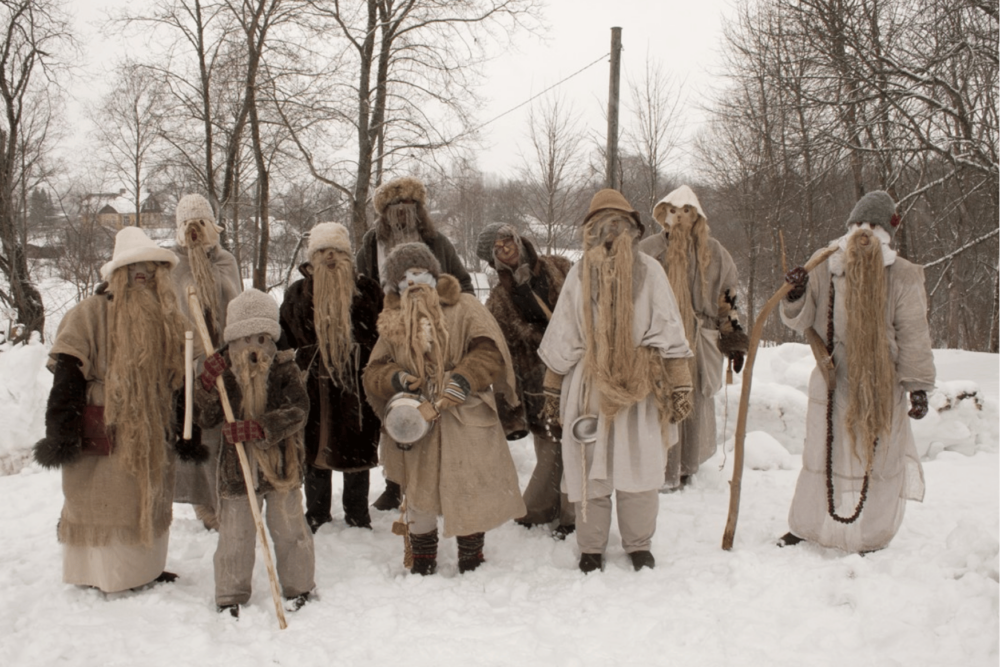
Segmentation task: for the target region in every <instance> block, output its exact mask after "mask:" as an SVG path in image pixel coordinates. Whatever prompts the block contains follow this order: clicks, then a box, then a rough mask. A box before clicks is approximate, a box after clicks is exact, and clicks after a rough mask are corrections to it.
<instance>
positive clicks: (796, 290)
mask: <svg viewBox="0 0 1000 667" xmlns="http://www.w3.org/2000/svg"><path fill="white" fill-rule="evenodd" d="M785 282H786V283H788V284H789V285H791V286H792V289H791V290H789V292H788V294H787V295H786V296H785V298H786V299H788V300H789V301H798V300H799V299H801V298H802V295H803V294H805V293H806V285H807V284H808V283H809V272H808V271H806V270H805V268H803V267H801V266H796V267H795V268H794V269H792V270H791V271H789V272H788V273H786V274H785Z"/></svg>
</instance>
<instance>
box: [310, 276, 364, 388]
mask: <svg viewBox="0 0 1000 667" xmlns="http://www.w3.org/2000/svg"><path fill="white" fill-rule="evenodd" d="M312 264H313V326H314V327H315V328H316V343H317V345H319V351H320V355H321V356H322V358H323V364H324V365H325V366H326V370H327V372H328V373H329V374H330V378H331V379H332V380H333V383H334V384H336V385H337V386H338V387H341V388H342V389H346V390H348V391H353V390H354V387H355V368H354V360H353V352H354V333H353V327H352V326H351V304H353V303H354V295H355V293H356V292H357V286H356V285H355V283H354V265H353V264H352V263H351V262H350V261H349V260H343V261H342V260H338V261H337V262H336V263H335V264H334V266H333V268H330V267H327V266H326V264H323V263H322V262H319V261H318V260H316V261H313V263H312Z"/></svg>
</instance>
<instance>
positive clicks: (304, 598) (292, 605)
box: [285, 591, 312, 612]
mask: <svg viewBox="0 0 1000 667" xmlns="http://www.w3.org/2000/svg"><path fill="white" fill-rule="evenodd" d="M310 600H312V597H311V595H310V593H309V591H306V592H305V593H302V594H301V595H296V596H295V597H293V598H288V599H287V602H288V604H286V605H285V611H289V612H295V611H298V610H299V609H302V607H304V606H306V603H307V602H309V601H310Z"/></svg>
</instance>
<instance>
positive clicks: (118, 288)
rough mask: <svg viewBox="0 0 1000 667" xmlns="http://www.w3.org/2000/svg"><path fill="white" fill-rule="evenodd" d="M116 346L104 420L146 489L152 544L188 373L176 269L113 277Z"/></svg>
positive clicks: (125, 463) (147, 533)
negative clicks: (151, 276) (146, 281)
mask: <svg viewBox="0 0 1000 667" xmlns="http://www.w3.org/2000/svg"><path fill="white" fill-rule="evenodd" d="M111 293H112V294H113V296H114V298H113V300H112V301H111V304H110V306H109V313H108V319H109V329H110V349H109V361H108V372H107V377H106V378H105V386H104V421H105V424H106V426H107V428H108V430H109V431H110V432H111V433H112V434H113V436H114V442H115V450H116V451H117V452H118V453H119V454H120V457H119V459H118V461H119V465H120V466H121V467H122V468H123V469H124V470H125V471H126V472H128V473H129V474H131V475H132V476H134V477H135V479H136V482H137V486H138V489H139V503H140V507H139V535H140V539H141V541H142V543H143V544H145V545H149V544H151V543H152V538H153V526H152V518H153V517H152V514H153V499H154V498H156V497H157V496H158V495H159V494H160V493H162V491H163V473H164V468H165V466H166V463H167V462H166V446H165V438H166V437H167V434H168V433H169V432H170V431H171V429H172V416H173V414H172V413H173V391H174V390H175V389H177V388H178V387H179V386H180V381H181V379H182V378H183V377H184V375H183V372H184V364H183V361H184V360H183V346H182V344H181V331H182V330H183V324H182V320H181V318H180V314H179V313H178V311H177V300H176V297H175V296H174V292H173V288H172V286H171V283H170V275H169V269H166V268H164V267H158V268H157V269H156V282H155V293H154V291H153V289H151V286H148V285H147V287H145V288H134V287H129V286H128V268H127V267H122V268H120V269H118V270H117V271H115V273H114V275H113V276H112V277H111Z"/></svg>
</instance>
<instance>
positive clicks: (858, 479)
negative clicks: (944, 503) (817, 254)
mask: <svg viewBox="0 0 1000 667" xmlns="http://www.w3.org/2000/svg"><path fill="white" fill-rule="evenodd" d="M832 263H834V259H833V258H832V259H831V261H829V262H826V263H824V264H822V265H820V266H819V267H817V268H816V269H814V270H813V272H812V273H811V274H810V275H809V282H808V284H807V286H806V292H805V294H804V295H803V296H802V297H801V298H800V299H798V300H797V301H794V302H789V301H788V300H787V299H786V300H783V301H782V302H781V319H782V320H783V321H784V322H785V324H786V325H788V326H789V327H790V328H792V329H794V330H795V331H805V330H806V329H807V328H808V327H813V328H814V329H815V330H816V332H817V333H819V334H820V336H821V337H823V339H824V340H826V332H827V322H828V315H827V313H828V307H829V306H828V304H829V299H830V281H831V276H832V279H833V284H834V289H835V292H836V294H837V295H838V296H837V297H836V298H835V299H834V309H833V329H834V331H833V334H834V335H833V339H834V341H833V342H834V346H833V359H834V364H835V365H836V373H837V387H836V391H835V393H834V397H833V469H832V479H833V485H834V490H835V496H834V498H835V503H836V513H837V514H838V515H839V516H841V517H849V516H851V514H853V513H854V508H855V506H856V505H857V503H858V500H859V497H860V493H861V487H862V483H863V478H864V474H865V462H864V461H862V460H861V459H860V458H859V457H857V456H855V455H854V453H853V451H854V449H853V442H852V441H853V438H845V437H844V436H845V433H844V426H845V425H844V417H845V414H846V411H847V406H848V399H849V392H850V389H851V387H850V386H849V384H848V380H847V351H846V345H848V344H849V341H847V340H845V337H846V333H847V310H846V307H845V305H844V302H845V299H844V298H843V296H841V295H843V294H845V293H846V280H845V278H844V275H843V272H842V269H841V270H840V271H839V275H836V274H835V273H834V272H833V271H831V264H832ZM886 271H887V275H886V283H887V302H886V312H885V321H886V333H887V334H888V340H887V341H886V342H887V344H888V346H889V354H890V357H891V358H892V360H893V362H894V364H895V370H896V384H895V386H894V387H893V396H892V425H891V431H890V434H889V437H887V438H884V439H879V442H878V445H877V446H876V449H875V461H874V463H873V467H872V472H871V479H870V486H869V489H868V497H867V500H866V502H865V505H864V508H863V510H862V512H861V515H860V517H859V518H858V519H857V521H855V522H854V523H852V524H844V523H840V522H837V521H835V520H833V519H832V518H831V517H830V516H829V514H828V512H827V480H826V436H827V423H826V422H827V420H826V410H827V387H826V382H825V380H824V379H823V375H822V374H821V373H820V371H819V369H816V370H813V372H812V375H811V376H810V378H809V409H808V412H807V415H806V440H805V448H804V451H803V452H802V472H801V473H800V474H799V479H798V482H797V484H796V486H795V496H794V498H793V499H792V506H791V509H790V510H789V513H788V523H789V527H790V528H791V530H792V532H793V533H794V534H795V535H798V536H799V537H804V538H805V539H807V540H809V541H811V542H816V543H817V544H821V545H823V546H826V547H836V548H839V549H843V550H845V551H851V552H857V551H870V550H874V549H881V548H884V547H885V546H887V545H888V544H889V542H890V541H891V540H892V538H893V537H894V536H895V534H896V531H897V530H898V529H899V526H900V524H901V523H902V521H903V514H904V512H905V510H906V501H907V500H918V501H919V500H923V496H924V475H923V468H922V467H921V465H920V458H919V456H918V455H917V450H916V446H915V444H914V441H913V432H912V430H911V429H910V419H909V416H908V415H907V411H908V410H909V400H908V398H909V397H908V394H907V392H910V391H916V390H919V389H922V390H924V391H927V390H930V389H933V388H934V380H935V368H934V357H933V354H932V352H931V339H930V333H929V330H928V327H927V294H926V292H925V290H924V270H923V267H921V266H919V265H916V264H913V263H911V262H909V261H907V260H905V259H903V258H901V257H897V258H896V259H895V261H894V262H893V263H892V264H891V265H890V266H888V267H886Z"/></svg>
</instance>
